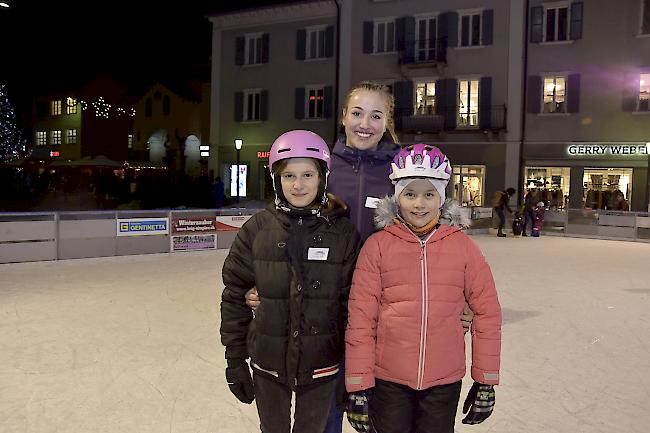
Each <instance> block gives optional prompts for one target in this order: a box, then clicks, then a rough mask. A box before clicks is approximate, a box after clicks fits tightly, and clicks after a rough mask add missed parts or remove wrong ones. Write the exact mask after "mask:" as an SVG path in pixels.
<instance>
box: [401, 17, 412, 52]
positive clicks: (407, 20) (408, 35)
mask: <svg viewBox="0 0 650 433" xmlns="http://www.w3.org/2000/svg"><path fill="white" fill-rule="evenodd" d="M403 20H404V40H403V44H404V54H405V60H406V61H407V62H411V63H412V62H414V61H415V17H404V18H403Z"/></svg>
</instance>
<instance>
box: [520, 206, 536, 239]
mask: <svg viewBox="0 0 650 433" xmlns="http://www.w3.org/2000/svg"><path fill="white" fill-rule="evenodd" d="M524 216H525V218H524V228H523V229H522V231H521V232H522V233H526V226H528V222H530V231H531V232H532V231H533V224H535V212H534V211H533V210H532V209H526V210H525V211H524Z"/></svg>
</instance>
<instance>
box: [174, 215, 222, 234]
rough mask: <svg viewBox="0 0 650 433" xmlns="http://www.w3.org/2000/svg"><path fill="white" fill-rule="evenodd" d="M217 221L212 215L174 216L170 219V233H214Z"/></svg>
mask: <svg viewBox="0 0 650 433" xmlns="http://www.w3.org/2000/svg"><path fill="white" fill-rule="evenodd" d="M215 231H217V222H216V220H215V218H214V217H207V218H174V219H172V234H173V235H176V234H193V233H214V232H215Z"/></svg>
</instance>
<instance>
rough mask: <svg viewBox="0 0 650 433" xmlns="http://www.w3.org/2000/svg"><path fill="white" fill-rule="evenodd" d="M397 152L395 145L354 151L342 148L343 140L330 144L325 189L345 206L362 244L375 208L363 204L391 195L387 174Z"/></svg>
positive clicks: (370, 231)
mask: <svg viewBox="0 0 650 433" xmlns="http://www.w3.org/2000/svg"><path fill="white" fill-rule="evenodd" d="M399 149H400V147H399V145H397V144H394V143H389V142H385V141H382V142H380V143H379V146H378V147H377V150H357V149H353V148H351V147H348V146H346V145H345V138H343V139H340V140H339V141H338V142H337V143H336V144H335V145H334V150H333V151H332V169H331V173H330V176H329V180H328V188H327V189H328V191H330V192H332V193H334V194H335V195H336V196H337V197H340V198H341V199H343V200H344V201H345V202H346V203H347V204H348V206H349V207H350V220H351V221H352V223H353V224H354V226H355V227H356V228H357V229H358V230H359V234H360V235H361V239H362V240H363V241H365V240H366V239H367V238H368V236H370V235H371V234H372V233H373V232H374V231H375V228H374V226H373V222H372V221H373V220H372V219H373V215H374V210H375V209H374V208H372V207H367V205H366V201H367V200H368V197H370V198H371V201H372V199H373V198H377V199H381V198H384V197H385V196H386V195H390V194H393V184H392V183H391V181H390V179H388V172H389V170H390V163H391V161H392V160H393V156H394V155H395V154H396V153H397V152H398V151H399Z"/></svg>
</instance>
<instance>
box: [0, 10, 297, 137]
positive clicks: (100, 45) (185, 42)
mask: <svg viewBox="0 0 650 433" xmlns="http://www.w3.org/2000/svg"><path fill="white" fill-rule="evenodd" d="M9 1H10V3H11V5H12V7H11V9H9V10H6V9H0V44H1V45H0V46H1V48H0V82H4V83H6V84H7V85H8V88H9V97H10V99H11V101H12V102H13V104H14V106H16V110H17V114H18V115H19V117H21V118H22V120H23V121H22V122H21V123H25V121H27V120H29V119H28V117H29V113H30V110H31V104H32V99H33V97H34V96H35V95H38V94H42V93H48V92H51V91H55V92H56V91H64V90H68V89H75V88H77V87H79V86H81V85H83V83H85V82H86V81H88V80H91V79H92V78H94V77H96V76H98V75H101V74H104V73H109V74H111V75H112V76H113V77H115V78H116V79H119V80H121V81H124V82H126V83H128V84H129V85H130V86H132V89H133V91H134V92H135V93H137V92H138V90H139V89H142V90H144V89H145V88H146V86H148V85H149V84H151V83H152V82H155V81H158V80H174V79H181V78H183V77H185V76H187V74H188V72H189V71H191V70H192V66H193V65H200V64H205V65H208V64H209V62H210V51H211V26H210V23H209V21H208V20H207V18H205V16H206V15H208V14H209V13H211V12H225V11H229V10H234V9H242V8H251V7H259V6H262V5H269V4H273V3H290V1H283V0H278V1H272V0H271V1H269V0H267V1H262V0H257V1H255V0H183V1H176V2H171V1H165V0H163V1H160V0H158V1H152V0H128V1H127V0H110V1H95V0H84V1H80V0H72V1H66V0H48V1H46V0H9ZM207 71H209V68H208V69H207ZM206 78H209V76H208V77H206ZM23 126H24V125H23Z"/></svg>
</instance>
